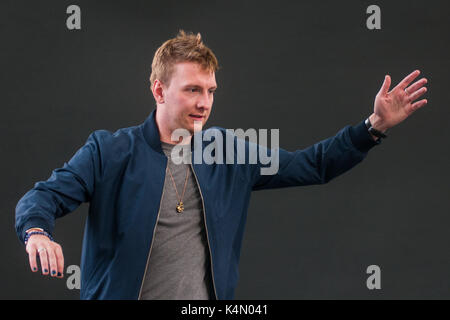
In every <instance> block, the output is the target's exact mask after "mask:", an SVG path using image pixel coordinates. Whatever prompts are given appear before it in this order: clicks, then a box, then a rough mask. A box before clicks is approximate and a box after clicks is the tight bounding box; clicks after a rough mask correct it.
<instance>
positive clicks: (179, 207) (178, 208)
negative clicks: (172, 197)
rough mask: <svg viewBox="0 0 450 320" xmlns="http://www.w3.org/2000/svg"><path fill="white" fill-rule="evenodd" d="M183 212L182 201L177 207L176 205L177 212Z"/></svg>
mask: <svg viewBox="0 0 450 320" xmlns="http://www.w3.org/2000/svg"><path fill="white" fill-rule="evenodd" d="M183 211H184V205H183V201H180V203H178V205H177V212H178V213H181V212H183Z"/></svg>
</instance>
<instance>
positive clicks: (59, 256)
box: [55, 244, 64, 278]
mask: <svg viewBox="0 0 450 320" xmlns="http://www.w3.org/2000/svg"><path fill="white" fill-rule="evenodd" d="M55 254H56V263H57V264H58V270H57V271H58V274H57V277H58V278H62V277H64V255H63V252H62V249H61V246H60V245H59V244H57V245H56V248H55Z"/></svg>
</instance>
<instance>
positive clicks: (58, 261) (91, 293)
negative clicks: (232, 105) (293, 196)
mask: <svg viewBox="0 0 450 320" xmlns="http://www.w3.org/2000/svg"><path fill="white" fill-rule="evenodd" d="M217 70H218V63H217V59H216V57H215V56H214V54H213V52H212V51H211V50H210V49H209V48H208V47H206V46H205V45H204V44H203V42H202V39H201V36H200V34H197V35H194V34H186V33H185V32H183V31H180V33H179V34H178V35H177V37H176V38H174V39H170V40H168V41H166V42H165V43H164V44H163V45H162V46H161V47H160V48H159V49H158V50H157V51H156V53H155V56H154V59H153V63H152V74H151V77H150V82H151V90H152V92H153V96H154V98H155V100H156V110H154V111H153V112H152V113H151V114H150V116H149V117H148V118H147V119H146V120H145V122H144V123H143V124H141V125H139V126H135V127H129V128H122V129H120V130H118V131H116V132H115V133H111V132H109V131H106V130H97V131H95V132H93V133H92V134H91V135H90V136H89V138H88V140H87V142H86V144H85V145H84V146H83V147H82V148H81V149H79V150H78V151H77V152H76V153H75V155H74V156H73V157H72V159H70V160H69V162H68V163H65V164H64V166H63V168H59V169H56V170H54V171H53V173H52V175H51V177H50V178H49V179H48V180H47V181H41V182H38V183H36V185H35V187H34V188H33V189H32V190H30V191H28V192H27V193H26V194H25V195H24V196H23V197H22V198H21V199H20V201H19V202H18V204H17V207H16V231H17V234H18V236H19V238H20V240H21V241H24V242H26V251H27V253H28V255H29V264H30V267H31V269H32V271H34V272H36V271H37V270H38V265H37V256H39V259H40V264H41V268H42V272H43V274H45V275H48V274H50V275H51V276H53V277H62V274H63V270H64V258H63V253H62V249H61V246H60V245H59V244H57V243H56V242H54V241H52V237H51V233H52V231H53V228H54V221H55V218H58V217H61V216H63V215H65V214H67V213H69V212H72V211H74V210H75V209H76V208H77V207H78V206H79V205H80V204H81V203H82V202H90V206H89V215H88V218H87V222H86V228H85V234H84V240H83V253H82V261H81V270H82V278H81V298H82V299H231V298H233V296H234V289H235V287H236V283H237V279H238V262H239V255H240V249H241V244H242V238H243V232H244V226H245V221H246V214H247V208H248V204H249V200H250V194H251V191H253V190H261V189H268V188H281V187H288V186H299V185H309V184H323V183H327V182H328V181H330V180H331V179H333V178H334V177H336V176H338V175H339V174H342V173H343V172H345V171H347V170H349V169H350V168H352V167H354V166H355V165H356V164H358V163H359V162H360V161H362V160H363V159H364V158H365V156H366V155H367V152H368V151H369V150H370V149H371V148H372V147H374V146H376V145H377V144H379V143H380V141H381V140H380V139H382V138H383V137H385V133H386V131H387V130H388V129H390V128H392V127H393V126H395V125H397V124H398V123H400V122H402V121H403V120H405V119H406V118H407V117H408V116H410V115H411V114H412V113H413V112H414V111H416V110H417V109H419V108H421V107H423V106H424V105H426V103H427V101H426V100H425V99H423V100H420V101H417V102H415V101H416V100H417V99H418V98H420V97H421V96H422V95H423V94H424V93H425V92H426V88H425V87H424V85H425V84H426V82H427V80H426V79H421V80H418V81H416V82H414V83H413V81H414V79H416V78H417V77H418V75H419V73H420V72H419V71H415V72H413V73H411V74H410V75H408V76H407V77H406V78H405V79H403V80H402V81H401V82H400V83H399V84H398V85H397V86H396V87H395V88H393V89H392V90H390V91H389V89H390V85H391V79H390V77H389V76H386V77H385V79H384V83H383V85H382V87H381V90H380V91H379V92H378V94H377V96H376V98H375V103H374V112H373V113H372V114H371V115H370V116H369V118H368V119H366V121H361V122H360V123H359V124H357V125H355V126H346V127H344V128H343V129H342V130H340V131H339V132H338V133H337V134H336V135H335V136H334V137H331V138H328V139H326V140H323V141H321V142H319V143H317V144H315V145H313V146H311V147H309V148H306V149H304V150H298V151H295V152H288V151H286V150H283V149H279V150H278V152H279V170H278V172H277V173H276V174H274V175H263V174H261V171H260V169H261V168H262V167H263V165H262V164H261V163H256V164H248V163H247V164H245V163H244V164H236V163H234V164H231V165H229V164H220V163H214V164H205V163H196V162H194V163H192V161H191V162H190V163H189V162H186V161H183V162H182V163H180V161H174V160H176V159H173V157H174V156H175V157H176V153H173V152H172V150H173V148H174V146H177V143H180V144H183V145H185V146H186V145H188V146H189V147H190V148H188V150H189V149H190V151H191V152H190V153H186V154H183V156H182V157H187V158H185V159H184V160H186V159H188V160H191V159H192V158H194V157H195V154H196V149H195V148H193V145H194V143H192V140H194V141H195V137H196V136H194V135H198V134H202V133H205V132H206V131H201V130H196V128H195V124H196V123H200V125H204V124H205V123H206V121H207V120H208V117H209V115H210V112H211V108H212V105H213V100H214V91H215V90H216V88H217V84H216V80H215V72H216V71H217ZM177 129H185V130H187V131H188V132H189V136H188V139H181V138H180V139H181V140H176V141H173V139H172V134H173V133H174V131H176V130H177ZM219 132H221V133H223V134H224V135H226V133H224V130H223V129H220V130H219ZM193 136H194V139H192V137H193ZM233 139H234V138H233ZM233 141H234V142H236V141H237V140H233ZM201 143H203V144H204V141H202V142H201ZM229 147H230V146H229V145H227V149H226V151H227V150H229ZM245 147H246V151H247V152H249V151H250V148H249V143H246V144H245ZM232 148H233V147H232ZM260 148H262V147H261V146H258V151H259V149H260ZM233 151H235V149H233ZM269 152H270V151H269ZM178 160H179V159H178Z"/></svg>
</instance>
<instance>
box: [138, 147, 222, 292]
mask: <svg viewBox="0 0 450 320" xmlns="http://www.w3.org/2000/svg"><path fill="white" fill-rule="evenodd" d="M161 146H162V149H163V151H164V153H165V154H166V156H167V157H168V163H167V165H168V168H170V170H171V172H172V176H173V180H174V181H175V185H176V188H177V191H178V194H179V196H180V197H181V196H182V193H183V188H184V184H185V181H186V172H187V173H188V178H187V184H186V191H185V194H184V196H183V204H184V211H183V212H181V213H178V212H177V211H176V206H177V204H178V196H177V193H176V192H175V188H174V182H173V181H172V178H171V176H170V173H169V169H167V170H166V178H165V182H164V192H163V196H162V200H161V207H160V212H159V218H158V221H157V226H156V230H155V235H154V240H153V245H152V248H151V253H150V257H149V260H148V266H147V272H146V274H145V278H144V283H143V286H142V292H141V299H143V300H155V299H167V300H181V299H183V300H195V299H201V300H205V299H211V298H213V296H214V293H213V289H212V284H211V269H210V258H209V249H208V243H207V238H206V233H205V222H204V218H203V207H202V199H201V196H200V191H199V189H198V186H197V182H196V179H195V176H194V174H193V173H192V169H191V166H190V165H189V164H187V163H181V164H175V163H174V162H176V161H172V160H171V151H172V148H173V147H174V145H171V144H168V143H165V142H161ZM189 152H190V151H189ZM178 157H179V156H178ZM183 157H187V158H190V153H189V154H185V155H183ZM174 160H176V159H175V158H174Z"/></svg>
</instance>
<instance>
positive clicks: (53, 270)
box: [47, 246, 58, 277]
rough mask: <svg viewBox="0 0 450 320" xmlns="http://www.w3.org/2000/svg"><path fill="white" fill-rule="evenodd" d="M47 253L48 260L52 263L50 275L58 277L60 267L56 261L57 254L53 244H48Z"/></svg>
mask: <svg viewBox="0 0 450 320" xmlns="http://www.w3.org/2000/svg"><path fill="white" fill-rule="evenodd" d="M47 255H48V260H49V263H50V270H49V271H50V275H51V276H52V277H56V274H57V271H56V270H57V269H58V264H57V263H56V255H55V250H54V249H53V247H52V246H47Z"/></svg>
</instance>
